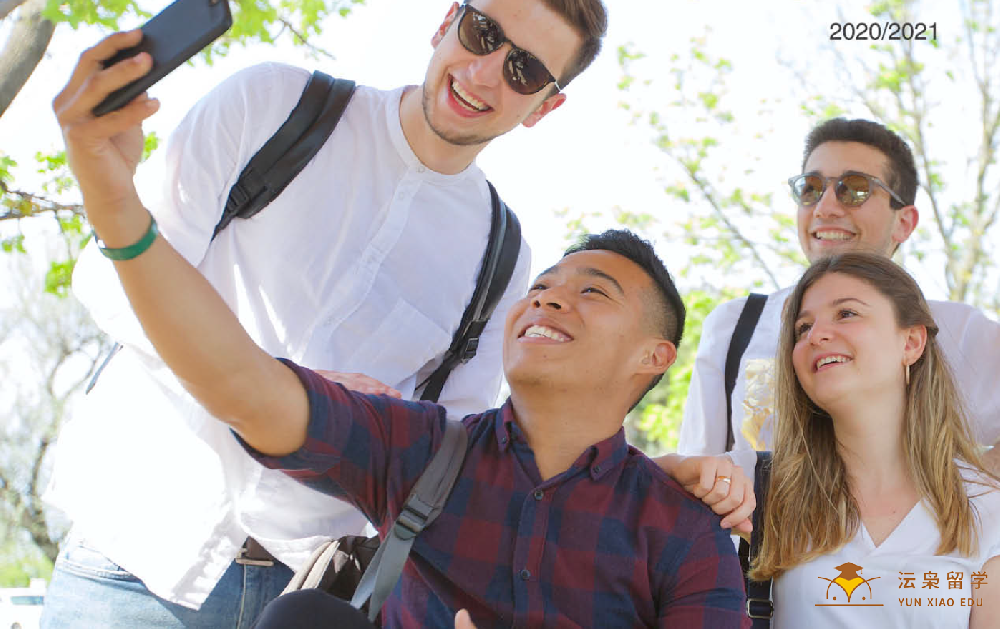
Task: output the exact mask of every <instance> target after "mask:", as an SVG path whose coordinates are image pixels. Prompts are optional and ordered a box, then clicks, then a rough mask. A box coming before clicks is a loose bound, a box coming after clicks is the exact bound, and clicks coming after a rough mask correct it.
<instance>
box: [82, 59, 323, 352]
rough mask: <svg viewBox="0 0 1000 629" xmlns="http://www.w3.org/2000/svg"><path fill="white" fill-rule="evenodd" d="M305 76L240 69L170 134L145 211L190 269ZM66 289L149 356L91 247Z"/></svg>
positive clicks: (116, 335)
mask: <svg viewBox="0 0 1000 629" xmlns="http://www.w3.org/2000/svg"><path fill="white" fill-rule="evenodd" d="M307 78H308V72H306V71H305V70H301V69H298V68H292V67H290V66H282V65H280V64H261V65H258V66H254V67H252V68H247V69H245V70H242V71H240V72H238V73H236V74H234V75H233V76H231V77H229V78H227V79H226V80H225V81H223V82H222V83H220V84H219V85H218V86H217V87H215V88H214V89H213V90H212V91H211V92H210V93H209V94H208V95H207V96H205V97H204V98H202V99H201V100H200V101H199V102H198V103H197V104H196V105H195V106H194V107H193V108H192V109H191V110H190V111H189V112H188V113H187V115H186V116H185V118H184V119H183V120H182V121H181V123H180V124H179V125H178V126H177V128H176V129H175V130H174V132H173V133H172V134H171V136H170V138H169V140H168V142H167V146H166V149H165V151H164V152H165V154H164V156H163V159H162V162H163V164H164V166H163V175H162V177H163V186H162V193H161V196H160V198H159V199H158V200H157V201H156V202H154V203H150V204H149V208H150V212H151V213H152V214H153V216H155V217H156V221H157V223H158V225H159V228H160V232H161V233H162V234H163V236H164V237H165V238H166V239H167V240H169V241H170V244H171V245H172V246H173V247H174V248H175V249H177V250H178V251H179V252H180V253H181V255H183V256H184V257H185V258H186V259H187V260H188V262H190V263H191V264H193V265H195V266H198V264H199V263H200V262H201V260H202V258H204V256H205V252H206V250H207V249H208V245H209V242H210V240H211V236H212V231H213V230H214V228H215V225H216V223H217V222H218V220H219V218H220V217H221V215H222V208H223V206H224V204H225V202H226V198H227V197H228V195H229V189H230V188H231V187H232V185H233V183H235V181H236V179H237V177H238V176H239V174H240V171H241V170H242V168H243V166H244V165H245V164H246V162H248V161H249V160H250V157H252V156H253V154H254V153H255V152H256V151H257V149H259V148H260V146H262V145H263V144H264V142H266V141H267V138H269V137H270V136H271V135H272V134H273V133H274V131H276V130H277V128H278V126H279V125H280V124H281V122H283V121H284V119H285V118H286V117H287V115H288V112H290V111H291V109H292V107H293V106H294V103H295V102H296V101H297V99H298V96H299V94H301V92H302V88H303V87H304V85H305V81H306V79H307ZM251 115H252V117H253V119H252V120H251V119H250V116H251ZM73 291H74V294H75V295H76V297H77V298H78V299H79V300H80V301H81V302H82V303H83V305H84V306H86V308H87V309H88V310H89V311H90V314H91V316H92V317H93V318H94V321H95V322H96V323H97V325H98V326H99V327H100V328H101V329H102V330H104V331H105V332H106V333H108V334H109V335H110V336H111V337H112V338H113V339H114V340H116V341H118V342H120V343H122V344H124V345H129V346H132V347H135V348H138V349H142V350H143V351H144V352H145V353H150V354H152V353H153V348H152V346H151V345H150V344H149V342H148V340H147V339H146V337H145V334H144V333H143V331H142V327H141V326H140V325H139V322H138V320H137V319H136V318H135V316H134V314H133V313H132V309H131V306H130V305H129V303H128V299H127V298H126V297H125V294H124V291H122V288H121V285H120V283H119V282H118V276H117V274H116V273H115V271H114V267H113V266H112V263H111V261H110V260H107V259H105V258H104V257H103V256H102V255H101V253H100V252H99V251H98V250H97V247H96V245H95V244H94V243H90V244H89V245H88V246H87V247H86V248H85V250H84V251H83V252H82V253H81V255H80V259H79V261H78V262H77V265H76V269H75V271H74V274H73ZM154 355H155V354H154Z"/></svg>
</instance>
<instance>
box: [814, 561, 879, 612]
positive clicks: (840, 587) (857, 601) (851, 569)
mask: <svg viewBox="0 0 1000 629" xmlns="http://www.w3.org/2000/svg"><path fill="white" fill-rule="evenodd" d="M836 569H837V570H839V571H840V574H839V575H837V576H836V577H834V578H832V579H828V578H826V577H819V578H820V579H822V580H824V581H826V582H828V583H829V585H827V586H826V600H828V601H835V602H832V603H816V606H817V607H834V606H836V607H846V606H851V607H855V606H857V607H873V606H878V607H881V606H882V605H881V604H875V603H870V602H867V601H871V600H872V594H873V592H872V586H871V582H872V581H874V580H875V579H878V578H880V577H874V578H872V579H866V578H864V577H863V576H861V575H860V574H858V573H859V572H861V571H862V570H863V568H862V567H861V566H859V565H857V564H853V563H851V562H849V561H848V562H847V563H842V564H840V565H839V566H837V568H836ZM845 600H846V602H842V601H845ZM861 601H865V602H861Z"/></svg>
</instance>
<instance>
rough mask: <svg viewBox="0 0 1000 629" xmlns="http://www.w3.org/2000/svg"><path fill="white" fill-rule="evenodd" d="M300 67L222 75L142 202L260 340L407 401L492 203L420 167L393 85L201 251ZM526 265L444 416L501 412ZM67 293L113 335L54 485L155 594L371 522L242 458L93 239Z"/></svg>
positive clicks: (299, 556) (480, 246)
mask: <svg viewBox="0 0 1000 629" xmlns="http://www.w3.org/2000/svg"><path fill="white" fill-rule="evenodd" d="M308 76H309V73H308V72H307V71H305V70H302V69H298V68H292V67H289V66H283V65H280V64H263V65H260V66H256V67H253V68H250V69H247V70H244V71H242V72H240V73H238V74H236V75H234V76H232V77H230V78H229V79H227V80H226V81H224V82H223V83H222V84H220V85H219V86H218V87H217V88H216V89H215V90H214V91H213V92H212V93H211V94H210V95H209V96H207V97H206V98H205V99H203V100H202V101H201V102H199V103H198V104H197V105H196V106H195V107H194V108H193V109H192V110H191V111H190V112H189V113H188V115H187V117H186V118H185V119H184V121H183V122H182V123H181V124H180V125H179V127H178V128H177V130H176V131H175V132H174V134H173V135H172V137H171V141H170V143H169V145H168V147H167V149H166V164H167V173H166V175H165V186H164V198H163V200H162V201H161V202H160V203H157V204H151V210H152V212H153V213H154V215H155V216H156V219H157V221H158V222H159V225H160V229H161V231H162V233H163V234H164V235H165V237H166V238H167V239H168V240H169V241H170V243H171V244H172V245H173V246H174V247H175V248H176V249H177V250H178V251H179V252H180V253H181V254H182V255H183V256H184V257H185V258H186V259H187V260H188V261H190V262H191V263H192V264H194V265H195V266H196V267H197V268H198V269H199V271H201V273H203V274H204V275H205V276H206V277H207V278H208V279H209V281H210V282H211V283H212V284H213V285H214V286H215V288H216V289H217V290H218V291H219V292H220V294H221V295H222V297H223V298H224V299H225V301H226V302H227V303H228V304H229V306H230V307H231V308H232V309H233V311H234V312H235V313H236V315H237V316H238V317H239V319H240V322H241V323H242V324H243V326H244V328H245V329H246V330H247V332H248V333H249V335H250V336H251V337H252V338H253V339H254V341H255V342H257V343H258V344H259V345H260V346H261V347H262V348H263V349H264V350H265V351H267V352H269V353H271V354H272V355H275V356H283V357H288V358H291V359H292V360H294V361H295V362H297V363H299V364H303V365H306V366H309V367H311V368H314V369H330V370H335V371H341V372H359V373H364V374H367V375H369V376H372V377H373V378H376V379H378V380H380V381H382V382H384V383H386V384H388V385H390V386H392V387H394V388H396V389H398V390H399V391H400V392H402V394H403V396H404V397H412V396H413V393H414V389H415V387H416V385H417V384H418V383H419V382H420V381H421V380H423V378H424V377H426V376H427V375H429V374H430V373H431V372H432V371H433V369H434V368H435V367H436V366H437V364H438V363H439V362H440V358H441V356H442V354H443V353H444V351H445V350H446V349H447V347H448V345H449V344H450V342H451V339H452V335H453V334H454V331H455V329H456V328H457V327H458V324H459V320H460V317H461V314H462V312H463V310H464V309H465V307H466V305H467V304H468V302H469V300H470V298H471V296H472V292H473V289H474V287H475V282H476V277H477V274H478V270H479V263H480V260H481V259H482V255H483V251H484V250H485V248H486V243H487V240H488V235H489V226H490V216H491V211H490V195H489V191H488V188H487V185H486V180H485V178H484V176H483V173H482V172H481V171H480V170H479V168H478V167H476V166H475V165H471V166H469V167H468V168H467V169H466V170H465V171H463V172H461V173H459V174H457V175H443V174H440V173H437V172H434V171H431V170H429V169H428V168H426V167H425V166H424V165H423V164H421V163H420V161H419V160H418V159H417V157H416V155H415V154H414V153H413V151H412V150H411V148H410V146H409V144H408V143H407V141H406V138H405V137H404V135H403V131H402V127H401V125H400V120H399V102H400V98H401V97H402V95H403V92H404V88H400V89H397V90H394V91H391V92H381V91H377V90H374V89H371V88H367V87H358V89H357V91H356V93H355V95H354V97H353V99H352V100H351V103H350V105H349V106H348V108H347V110H346V111H345V113H344V116H343V118H342V119H341V121H340V123H339V124H338V126H337V128H336V129H335V130H334V132H333V134H332V136H331V137H330V139H329V141H327V143H326V144H325V145H324V146H323V148H322V149H321V150H320V152H319V153H318V154H317V155H316V157H314V158H313V160H312V161H311V162H310V163H309V164H308V165H307V166H306V168H305V169H304V170H303V171H302V172H301V173H300V174H299V176H298V177H297V178H296V179H295V180H294V181H293V182H292V183H291V184H290V185H289V186H288V187H287V188H286V189H285V191H284V192H283V193H282V194H281V195H280V196H279V197H278V198H277V199H276V200H275V201H274V202H273V203H271V204H270V205H269V206H268V207H266V208H265V209H264V210H262V211H261V212H260V213H259V214H257V215H256V216H255V217H253V218H252V219H248V220H240V219H237V220H234V221H233V222H232V223H231V224H230V225H229V227H227V228H226V229H225V230H224V231H223V232H222V233H221V234H220V235H219V236H218V237H217V238H216V240H215V241H214V242H213V243H212V245H211V246H209V239H210V236H211V234H212V230H213V228H214V226H215V224H216V222H217V221H218V219H219V217H220V215H221V212H222V208H223V205H224V204H225V200H226V197H227V196H228V191H229V189H230V187H231V186H232V185H233V183H234V182H235V181H236V179H237V177H238V176H239V174H240V172H241V170H242V169H243V166H244V165H245V164H246V162H247V161H249V159H250V157H251V156H252V155H253V154H254V153H255V152H256V151H257V149H258V148H259V147H260V146H261V145H263V143H264V142H265V141H266V140H267V139H268V138H269V137H270V136H271V135H272V134H273V133H274V132H275V131H276V130H277V128H278V127H279V126H280V124H281V123H282V122H283V121H284V120H285V118H286V117H287V115H288V113H289V112H290V111H291V109H292V107H293V106H294V104H295V102H296V101H297V100H298V98H299V95H300V94H301V93H302V90H303V87H304V86H305V83H306V80H307V78H308ZM529 269H530V254H529V251H528V246H527V244H526V243H524V242H523V241H522V243H521V255H520V258H519V260H518V264H517V268H516V270H515V273H514V277H513V279H512V281H511V283H510V286H509V287H508V289H507V292H506V293H505V295H504V297H503V299H502V301H501V303H500V305H499V307H498V308H497V310H496V312H495V313H494V315H493V317H492V319H491V321H490V324H489V325H488V326H487V328H486V331H485V333H484V335H483V337H482V340H481V343H480V345H479V352H478V354H477V356H476V357H475V358H474V359H473V360H472V361H471V362H469V363H467V364H465V365H460V366H459V367H458V368H456V369H455V371H453V372H452V374H451V376H450V377H449V379H448V381H447V383H446V384H445V387H444V390H443V391H442V394H441V398H440V401H441V403H443V404H444V405H445V406H446V407H447V408H448V410H449V413H450V414H452V415H455V416H464V415H465V414H468V413H472V412H478V411H482V410H484V409H486V408H489V407H491V406H493V404H494V402H495V399H496V396H497V393H498V390H499V386H500V381H501V360H500V355H501V340H502V336H503V322H504V317H505V313H506V311H507V310H508V308H509V307H510V305H511V303H512V302H513V301H514V300H516V299H518V298H520V297H521V296H523V295H524V292H525V288H526V284H527V275H528V271H529ZM154 281H155V280H154ZM74 291H75V292H76V294H77V296H78V297H79V298H80V300H81V301H82V302H83V303H84V304H85V305H86V306H87V308H88V309H89V310H90V312H91V314H92V315H93V317H94V319H95V321H97V323H98V325H100V326H101V328H102V329H103V330H104V331H106V332H107V333H108V334H109V335H110V336H111V337H112V338H113V339H115V340H117V341H119V342H121V343H123V344H124V345H125V349H124V350H122V351H121V352H119V354H118V355H117V356H115V357H114V359H113V360H111V362H110V363H109V364H108V367H107V369H106V370H105V372H104V373H103V374H102V375H101V378H100V380H99V382H98V384H97V386H96V387H95V389H94V390H93V391H92V392H91V393H90V394H89V395H87V396H86V398H85V399H84V402H83V404H82V405H81V407H80V408H79V409H78V412H77V413H76V414H75V417H73V419H72V420H71V421H70V422H68V423H67V425H66V426H65V427H64V429H63V432H62V435H61V437H60V439H59V443H58V447H57V454H56V460H55V468H54V474H53V480H52V484H51V487H50V489H49V492H48V495H47V498H48V500H49V501H50V502H51V503H52V504H53V505H55V506H57V507H59V508H61V509H63V510H64V511H66V513H67V514H68V515H69V516H70V517H71V518H72V519H73V521H74V526H75V530H76V531H77V532H78V533H80V534H81V535H83V536H84V537H85V538H86V539H87V540H88V542H89V544H91V545H93V546H94V547H95V548H96V549H97V550H99V551H101V552H102V553H104V554H105V555H106V556H107V557H108V558H110V559H111V560H112V561H114V562H116V563H118V564H120V565H121V566H122V567H123V568H125V569H126V570H128V571H130V572H132V573H134V574H135V575H136V576H138V577H139V578H140V579H142V581H143V582H144V583H145V584H146V586H147V587H148V588H149V590H150V591H152V592H153V593H154V594H156V595H158V596H160V597H162V598H165V599H167V600H170V601H173V602H176V603H180V604H182V605H185V606H188V607H193V608H197V607H198V606H200V605H201V603H202V602H203V601H204V600H205V598H206V597H207V596H208V594H209V592H211V590H212V588H213V587H214V586H215V584H216V583H217V582H218V580H219V578H220V577H221V575H222V573H223V572H224V571H225V570H226V568H227V567H228V566H229V564H230V562H231V561H232V559H233V557H234V556H235V555H236V551H237V549H238V548H239V546H240V545H241V544H242V542H243V540H244V539H245V538H246V536H247V535H248V534H249V535H253V536H254V537H255V538H257V539H258V540H259V541H260V542H261V543H262V544H263V545H264V546H265V547H266V548H267V549H268V550H269V551H271V552H272V553H273V554H274V555H275V556H277V557H278V558H279V559H281V560H282V561H283V562H285V563H286V564H288V565H289V566H291V567H292V568H296V567H297V566H298V565H299V564H300V563H301V562H302V561H303V560H304V559H305V558H306V557H307V556H308V554H309V552H310V551H311V550H312V549H313V548H315V547H316V546H317V545H318V544H319V543H320V542H321V541H323V540H325V539H329V538H331V537H336V536H339V535H342V534H346V533H352V532H357V531H359V530H360V528H361V526H362V524H363V522H364V520H363V518H362V517H361V516H360V514H359V513H358V512H356V511H354V510H353V509H352V508H350V507H349V506H347V505H346V504H340V503H337V502H336V501H331V500H329V498H328V497H326V496H323V495H321V494H318V493H315V492H314V491H312V490H310V489H308V488H306V487H304V486H302V485H300V484H299V483H296V482H295V481H293V480H292V479H290V478H288V477H286V476H284V475H283V474H281V473H280V472H277V471H272V470H265V469H264V468H263V467H261V466H260V465H258V464H257V463H256V462H254V461H252V460H251V459H250V457H249V456H247V455H246V454H245V453H244V452H243V450H242V448H240V446H239V445H237V443H236V441H235V439H234V438H233V437H232V435H231V434H230V432H229V428H228V427H227V426H225V425H224V424H222V423H221V422H219V421H216V420H215V419H214V418H212V417H211V416H210V415H209V414H208V413H207V412H206V411H205V410H204V409H202V408H201V406H200V405H198V404H197V403H196V402H195V401H194V400H193V399H192V398H191V397H190V396H189V395H188V394H187V392H185V391H184V390H183V388H182V387H181V385H180V384H179V382H178V381H177V379H176V378H175V377H174V376H173V375H172V374H171V373H170V371H169V370H168V369H167V368H166V366H165V365H164V364H163V363H162V362H161V361H160V360H159V358H158V357H157V355H156V352H155V351H154V350H153V349H152V347H151V345H150V344H149V342H148V341H147V340H146V338H145V336H144V334H143V332H142V329H141V327H140V326H139V324H138V321H137V320H136V319H135V317H134V316H133V314H132V311H131V308H130V307H129V305H128V302H127V300H126V299H125V296H124V294H123V292H122V289H121V287H120V285H119V283H118V279H117V276H116V274H115V273H114V270H113V268H112V266H111V263H110V261H108V260H105V259H103V258H102V257H101V255H100V253H99V252H97V251H96V250H95V248H94V247H93V246H90V247H88V248H87V250H86V251H84V253H83V255H82V256H81V258H80V261H79V263H78V266H77V270H76V274H75V276H74Z"/></svg>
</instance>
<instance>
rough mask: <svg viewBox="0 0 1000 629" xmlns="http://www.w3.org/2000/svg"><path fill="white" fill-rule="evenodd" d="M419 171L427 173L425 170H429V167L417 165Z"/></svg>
mask: <svg viewBox="0 0 1000 629" xmlns="http://www.w3.org/2000/svg"><path fill="white" fill-rule="evenodd" d="M417 172H418V173H425V172H427V169H426V168H424V167H423V166H417Z"/></svg>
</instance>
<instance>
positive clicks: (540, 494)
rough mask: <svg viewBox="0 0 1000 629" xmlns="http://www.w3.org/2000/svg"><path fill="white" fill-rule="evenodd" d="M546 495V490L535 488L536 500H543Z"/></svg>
mask: <svg viewBox="0 0 1000 629" xmlns="http://www.w3.org/2000/svg"><path fill="white" fill-rule="evenodd" d="M544 497H545V492H544V491H542V490H541V489H536V490H535V500H541V499H542V498H544Z"/></svg>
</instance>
